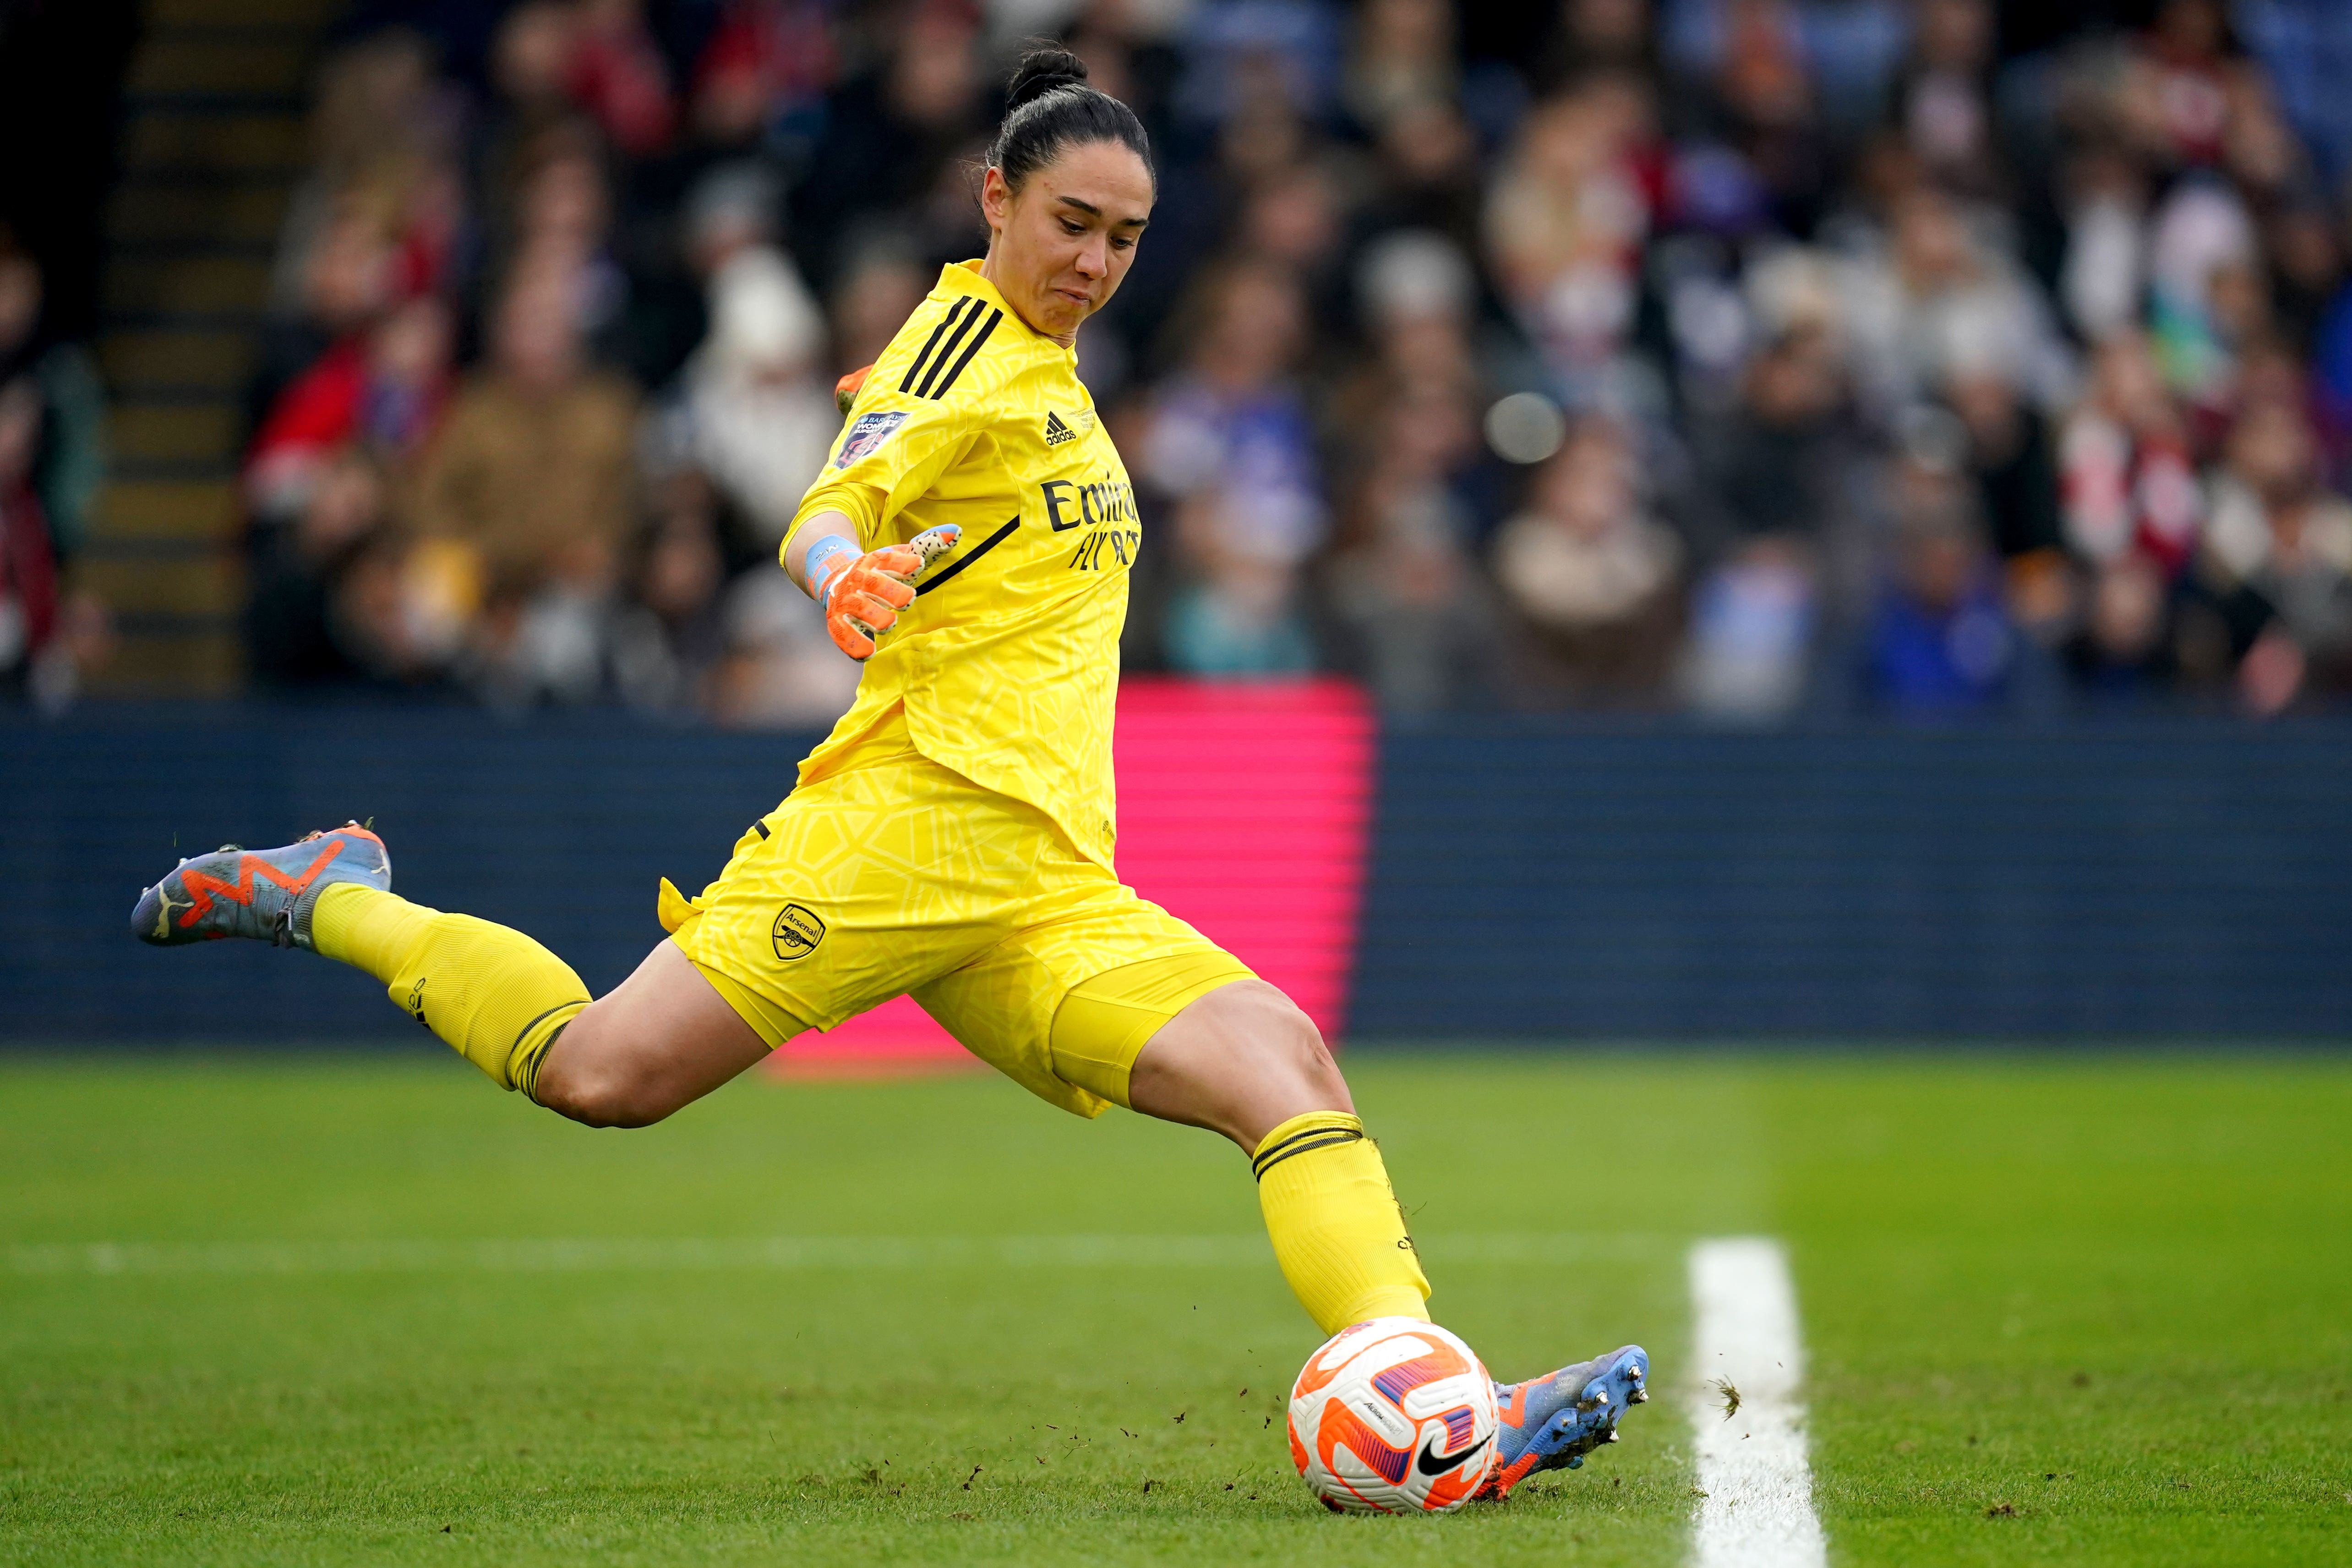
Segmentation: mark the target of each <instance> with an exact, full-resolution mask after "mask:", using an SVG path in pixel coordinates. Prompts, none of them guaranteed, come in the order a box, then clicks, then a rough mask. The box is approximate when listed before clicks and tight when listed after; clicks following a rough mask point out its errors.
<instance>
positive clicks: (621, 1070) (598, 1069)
mask: <svg viewBox="0 0 2352 1568" xmlns="http://www.w3.org/2000/svg"><path fill="white" fill-rule="evenodd" d="M550 1065H551V1067H552V1066H555V1065H556V1064H552V1063H551V1064H550ZM562 1068H563V1069H564V1070H562V1072H560V1073H557V1074H554V1075H552V1080H551V1075H550V1074H549V1073H548V1072H544V1071H542V1072H541V1075H540V1082H539V1101H540V1103H541V1105H544V1106H546V1107H547V1108H548V1109H549V1110H552V1111H555V1112H557V1113H558V1114H560V1115H563V1116H568V1117H570V1118H571V1119H572V1121H578V1122H581V1123H583V1124H584V1125H586V1126H589V1127H650V1126H652V1125H653V1124H654V1123H655V1122H656V1121H660V1120H662V1118H664V1117H666V1116H667V1115H668V1114H669V1113H670V1112H671V1111H673V1110H677V1095H676V1094H675V1093H674V1092H673V1091H672V1089H670V1087H669V1085H668V1084H667V1082H666V1081H664V1079H663V1078H662V1075H660V1074H659V1073H657V1072H655V1071H653V1070H651V1069H650V1068H648V1066H647V1065H646V1064H645V1063H643V1062H639V1061H633V1060H631V1059H629V1058H626V1057H620V1058H612V1057H605V1056H604V1055H603V1054H602V1053H599V1054H598V1055H597V1056H595V1057H586V1058H583V1057H574V1058H572V1060H571V1061H569V1062H566V1063H563V1064H562Z"/></svg>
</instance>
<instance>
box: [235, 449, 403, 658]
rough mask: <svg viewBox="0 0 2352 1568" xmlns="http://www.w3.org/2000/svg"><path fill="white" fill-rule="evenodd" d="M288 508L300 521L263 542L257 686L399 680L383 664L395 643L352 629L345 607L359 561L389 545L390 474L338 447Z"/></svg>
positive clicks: (255, 603)
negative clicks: (377, 677) (376, 677)
mask: <svg viewBox="0 0 2352 1568" xmlns="http://www.w3.org/2000/svg"><path fill="white" fill-rule="evenodd" d="M281 499H282V500H285V501H286V502H288V503H289V505H288V507H287V510H288V512H289V516H290V517H291V520H292V521H291V522H290V524H289V526H287V527H284V528H279V529H272V530H270V531H268V532H267V533H265V534H264V535H263V536H261V538H260V539H259V540H258V541H257V559H256V560H255V563H254V568H253V574H254V588H253V596H252V598H251V600H250V601H248V603H247V605H246V621H245V625H246V652H247V657H248V658H249V659H250V660H251V662H252V666H253V673H254V678H255V679H257V680H258V681H259V682H260V683H261V684H262V685H263V686H265V687H269V688H273V689H279V690H289V689H299V688H305V687H318V686H324V685H330V684H338V683H348V682H352V681H357V680H361V679H364V678H366V677H367V676H369V675H373V674H390V673H392V670H391V669H390V668H388V664H389V662H390V661H386V660H384V659H382V658H376V657H373V655H375V654H376V652H377V650H378V647H379V645H381V644H383V643H384V642H386V641H388V640H389V639H387V638H385V637H381V636H379V637H374V638H373V639H371V638H369V637H366V636H365V632H364V628H362V627H361V626H357V625H352V624H346V623H345V618H344V616H345V606H344V605H342V604H341V602H340V601H341V597H342V592H343V588H344V586H345V581H346V578H347V576H348V575H349V574H350V571H351V568H352V563H353V562H354V561H356V560H357V559H358V558H359V556H360V555H361V553H362V552H363V551H366V550H368V549H369V548H371V547H372V546H381V545H383V543H384V541H383V540H382V539H381V535H382V533H383V529H384V526H385V521H386V517H385V496H384V475H383V470H382V469H381V468H378V467H377V465H376V464H375V462H374V461H373V459H372V458H369V457H368V456H367V454H366V453H365V452H364V451H363V450H362V449H361V448H360V447H356V446H343V447H336V448H333V449H331V450H329V451H324V452H321V453H320V454H318V455H317V457H316V458H315V459H314V462H313V465H312V471H311V472H310V473H309V474H308V475H306V476H305V479H304V482H303V484H302V485H301V487H300V489H299V493H294V492H291V491H290V490H289V492H288V493H286V494H285V495H283V496H282V497H281ZM386 553H387V556H389V554H390V552H388V551H387V552H386ZM400 662H403V663H406V664H415V663H418V662H421V661H417V660H403V661H400Z"/></svg>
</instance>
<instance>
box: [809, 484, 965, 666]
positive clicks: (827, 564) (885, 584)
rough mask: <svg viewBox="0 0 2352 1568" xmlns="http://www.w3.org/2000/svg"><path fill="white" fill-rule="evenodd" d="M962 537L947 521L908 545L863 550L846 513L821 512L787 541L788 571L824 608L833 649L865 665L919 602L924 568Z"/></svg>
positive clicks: (960, 531)
mask: <svg viewBox="0 0 2352 1568" xmlns="http://www.w3.org/2000/svg"><path fill="white" fill-rule="evenodd" d="M962 536H963V531H962V530H961V529H960V528H957V527H956V526H955V525H954V524H953V523H949V524H947V525H945V526H943V527H940V528H930V529H925V530H924V531H922V532H920V533H919V534H917V535H916V536H915V537H914V538H913V539H911V540H909V541H908V542H907V543H905V544H893V545H886V546H884V547H883V548H882V549H880V550H860V549H859V548H858V546H857V542H856V541H857V525H856V523H854V522H852V521H850V520H849V516H848V514H847V513H845V512H840V511H830V510H828V511H819V512H815V513H813V514H811V515H810V516H808V517H806V518H803V519H802V520H801V522H800V525H799V526H798V527H797V528H795V529H793V533H792V537H791V538H789V539H787V540H785V541H784V548H783V552H782V554H783V563H784V572H785V574H786V575H788V576H790V577H791V578H792V580H793V582H794V583H797V584H800V587H801V591H802V592H803V593H805V594H807V595H808V596H809V597H811V598H812V599H814V600H815V601H816V602H817V603H818V604H820V605H824V629H825V630H826V631H827V632H829V633H830V634H832V637H833V641H834V646H835V647H838V648H840V649H841V651H842V652H844V653H845V654H847V655H848V656H849V657H850V658H854V659H856V660H858V661H859V662H860V663H863V662H864V661H865V660H866V659H868V658H873V657H874V639H875V638H876V637H880V636H881V635H882V634H883V633H884V632H887V631H888V630H889V629H890V628H891V627H892V626H896V625H897V624H898V612H899V611H900V610H903V609H905V608H906V607H907V606H908V605H911V604H913V603H914V602H915V588H914V583H915V579H916V578H917V577H918V576H919V575H921V574H922V570H923V568H924V567H926V566H928V565H929V564H930V563H932V562H933V561H935V560H937V559H939V557H940V556H942V555H944V554H946V553H947V552H949V551H950V550H952V549H954V548H955V546H956V542H957V541H958V540H959V539H961V537H962Z"/></svg>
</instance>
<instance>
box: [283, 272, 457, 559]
mask: <svg viewBox="0 0 2352 1568" xmlns="http://www.w3.org/2000/svg"><path fill="white" fill-rule="evenodd" d="M452 331H453V327H452V323H451V321H450V320H449V311H448V308H447V307H446V306H445V305H443V304H442V303H441V301H440V300H437V299H435V298H433V297H431V296H429V295H427V296H424V297H420V298H418V299H415V300H409V301H408V302H407V303H405V304H404V305H402V306H400V307H399V308H398V309H397V310H394V311H393V312H392V313H391V314H389V315H387V316H386V317H385V318H384V319H383V321H381V322H379V323H378V324H377V325H376V326H375V328H374V330H373V331H371V332H370V333H369V334H368V336H367V337H366V339H365V340H364V341H362V340H359V339H356V338H352V339H346V340H344V341H342V342H338V343H337V344H335V345H334V346H333V347H331V348H330V349H329V350H328V351H327V353H324V354H322V355H320V358H319V361H318V363H315V364H313V365H312V366H311V367H310V369H309V370H307V371H305V372H303V373H302V374H300V375H299V376H298V377H296V378H295V380H294V381H293V383H292V384H289V386H288V387H287V388H286V390H285V391H284V392H283V393H281V394H279V395H278V402H277V405H275V406H274V407H272V408H271V409H270V411H269V416H268V418H267V419H265V420H264V421H263V422H262V426H261V429H260V431H259V432H258V433H257V435H256V436H255V437H254V439H253V447H252V449H251V451H250V452H249V453H248V454H247V458H246V468H245V492H246V500H247V504H248V505H249V506H251V507H252V508H253V510H254V513H255V516H256V519H257V521H260V522H263V523H265V524H268V523H272V522H276V521H280V520H282V519H284V518H287V517H291V516H293V515H295V514H297V513H299V512H300V511H301V510H303V508H304V507H306V506H307V505H308V504H309V501H310V490H311V489H312V487H313V486H314V484H315V483H316V482H317V479H318V476H319V474H320V471H321V470H322V469H323V468H325V467H326V466H327V465H328V464H330V463H331V462H332V461H334V460H335V458H337V457H338V455H339V454H340V453H341V452H342V451H343V450H344V449H345V448H346V447H351V446H353V445H357V446H358V447H362V449H364V450H365V451H367V452H369V453H371V454H373V456H374V458H376V459H377V460H378V461H379V462H381V463H383V465H385V466H386V468H389V469H390V470H391V471H392V472H393V473H394V474H395V475H404V474H405V473H406V472H407V471H408V470H409V469H410V468H411V467H412V466H413V465H414V463H415V460H416V458H417V457H418V455H419V454H420V453H421V452H422V451H423V449H424V447H425V442H426V440H427V439H428V438H429V437H431V436H432V434H433V430H434V426H435V425H436V422H437V421H438V419H439V417H440V414H441V407H442V405H443V403H444V402H445V401H446V397H447V393H448V381H449V363H450V352H451V347H452Z"/></svg>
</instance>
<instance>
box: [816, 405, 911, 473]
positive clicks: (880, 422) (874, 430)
mask: <svg viewBox="0 0 2352 1568" xmlns="http://www.w3.org/2000/svg"><path fill="white" fill-rule="evenodd" d="M906 422H907V416H906V415H905V414H903V413H899V414H861V415H859V416H857V417H856V418H855V419H853V420H851V421H850V423H849V434H848V435H846V436H844V437H842V438H841V450H840V451H838V452H835V454H834V455H833V466H834V467H835V468H847V467H849V465H850V464H852V463H854V462H856V461H857V459H858V458H863V457H866V456H867V455H868V454H870V453H872V452H873V451H875V450H876V449H877V448H878V447H880V446H881V445H882V443H883V442H885V441H887V440H888V439H889V438H890V437H893V436H895V435H897V434H898V426H901V425H904V424H905V423H906Z"/></svg>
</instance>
